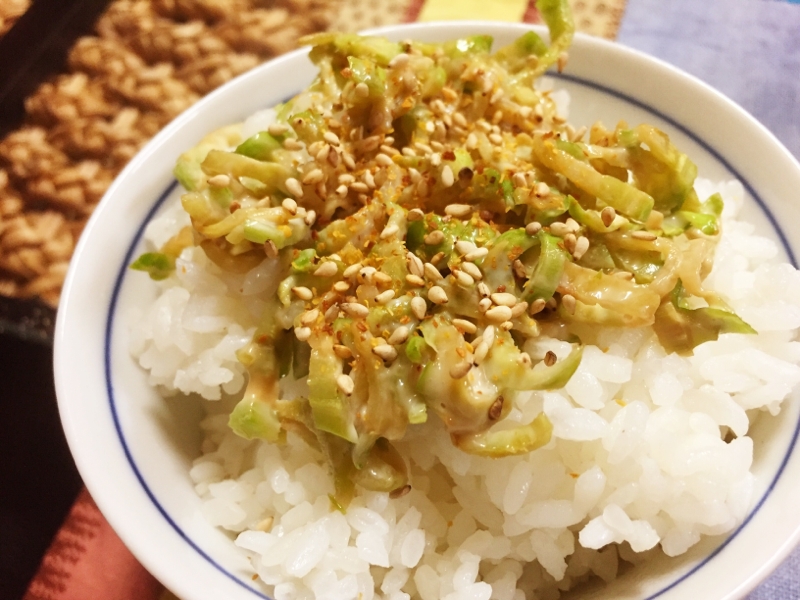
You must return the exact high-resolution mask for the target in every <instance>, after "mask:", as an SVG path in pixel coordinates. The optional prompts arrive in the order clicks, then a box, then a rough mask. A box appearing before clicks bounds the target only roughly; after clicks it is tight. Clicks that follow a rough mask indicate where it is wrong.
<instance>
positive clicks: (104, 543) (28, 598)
mask: <svg viewBox="0 0 800 600" xmlns="http://www.w3.org/2000/svg"><path fill="white" fill-rule="evenodd" d="M162 590H163V588H162V586H161V584H159V583H158V581H156V579H155V578H154V577H153V576H152V575H150V573H148V572H147V571H146V570H145V569H144V567H142V566H141V565H140V564H139V562H138V561H137V560H136V559H135V558H134V557H133V555H132V554H131V553H130V552H129V551H128V549H127V548H126V547H125V545H124V544H123V543H122V541H121V540H120V539H119V538H118V537H117V534H116V533H114V530H113V529H111V526H110V525H109V524H108V523H107V522H106V520H105V519H104V518H103V515H101V514H100V511H99V510H98V508H97V506H96V505H95V503H94V501H93V500H92V498H91V496H89V492H87V491H86V489H84V490H82V491H81V493H80V494H79V495H78V498H77V500H75V504H73V506H72V508H71V509H70V512H69V515H68V516H67V519H66V521H65V522H64V524H63V525H62V526H61V529H60V530H59V531H58V534H57V535H56V537H55V539H54V540H53V543H52V544H51V545H50V548H49V549H48V550H47V554H45V556H44V559H43V560H42V563H41V565H40V566H39V571H38V572H37V573H36V576H35V577H34V578H33V581H32V582H31V584H30V586H29V587H28V592H27V593H26V594H25V596H24V598H23V600H94V599H97V600H157V599H158V597H159V596H160V595H161V592H162Z"/></svg>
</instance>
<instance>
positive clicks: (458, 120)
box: [453, 111, 467, 127]
mask: <svg viewBox="0 0 800 600" xmlns="http://www.w3.org/2000/svg"><path fill="white" fill-rule="evenodd" d="M453 121H454V122H455V124H456V125H458V126H459V127H466V126H467V118H466V117H465V116H464V114H463V113H460V112H458V111H456V112H454V113H453Z"/></svg>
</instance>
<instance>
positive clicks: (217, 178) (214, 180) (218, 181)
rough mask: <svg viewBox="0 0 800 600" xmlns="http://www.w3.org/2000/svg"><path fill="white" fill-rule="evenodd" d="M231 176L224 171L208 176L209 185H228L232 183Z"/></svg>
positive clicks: (221, 186)
mask: <svg viewBox="0 0 800 600" xmlns="http://www.w3.org/2000/svg"><path fill="white" fill-rule="evenodd" d="M230 182H231V178H230V177H228V176H227V175H225V174H224V173H220V174H219V175H214V176H213V177H209V178H208V185H210V186H212V187H220V188H223V187H226V186H228V185H229V184H230Z"/></svg>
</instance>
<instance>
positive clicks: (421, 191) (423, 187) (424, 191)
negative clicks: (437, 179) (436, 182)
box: [417, 179, 430, 198]
mask: <svg viewBox="0 0 800 600" xmlns="http://www.w3.org/2000/svg"><path fill="white" fill-rule="evenodd" d="M429 191H430V190H429V189H428V182H427V181H425V180H424V179H420V180H419V183H417V194H418V195H419V197H420V198H425V197H427V196H428V192H429Z"/></svg>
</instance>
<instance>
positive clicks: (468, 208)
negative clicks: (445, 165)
mask: <svg viewBox="0 0 800 600" xmlns="http://www.w3.org/2000/svg"><path fill="white" fill-rule="evenodd" d="M451 173H452V171H451ZM442 174H444V172H442ZM448 187H449V186H448ZM472 210H473V207H472V205H471V204H448V205H447V206H445V207H444V213H445V214H446V215H450V216H451V217H456V218H457V219H463V218H464V217H468V216H469V215H471V214H472ZM473 249H474V248H473ZM464 254H466V253H464Z"/></svg>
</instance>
